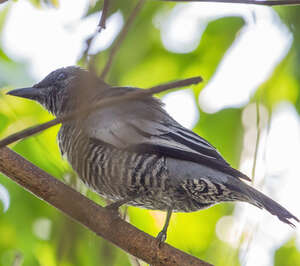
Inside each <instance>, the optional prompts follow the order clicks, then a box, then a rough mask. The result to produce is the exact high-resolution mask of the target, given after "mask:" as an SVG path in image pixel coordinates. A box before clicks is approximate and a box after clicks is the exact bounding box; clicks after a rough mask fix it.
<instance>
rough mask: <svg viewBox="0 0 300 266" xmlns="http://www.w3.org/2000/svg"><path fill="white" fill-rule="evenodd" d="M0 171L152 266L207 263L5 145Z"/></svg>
mask: <svg viewBox="0 0 300 266" xmlns="http://www.w3.org/2000/svg"><path fill="white" fill-rule="evenodd" d="M0 171H1V172H2V173H4V174H5V175H6V176H8V177H9V178H11V179H12V180H14V181H15V182H17V183H18V184H20V185H21V186H22V187H24V188H26V189H27V190H29V191H30V192H32V193H33V194H34V195H36V196H37V197H39V198H41V199H43V200H45V201H46V202H48V203H49V204H51V205H53V206H54V207H56V208H57V209H59V210H60V211H62V212H63V213H65V214H67V215H68V216H70V217H71V218H73V219H74V220H76V221H77V222H79V223H81V224H82V225H84V226H86V227H87V228H88V229H89V230H91V231H93V232H95V233H96V234H97V235H99V236H101V237H103V238H105V239H106V240H109V241H110V242H112V243H114V244H115V245H117V246H118V247H120V248H122V249H124V250H125V251H127V252H129V253H130V254H132V255H134V256H136V257H138V258H140V259H142V260H144V261H146V262H147V263H150V264H152V265H165V266H168V265H173V266H176V265H178V266H179V265H180V266H188V265H194V266H209V265H211V264H209V263H207V262H204V261H201V260H199V259H197V258H195V257H193V256H191V255H188V254H186V253H184V252H182V251H180V250H178V249H176V248H173V247H171V246H170V245H168V244H162V245H161V247H158V246H159V245H158V242H157V240H156V239H155V238H154V237H152V236H150V235H148V234H146V233H144V232H142V231H140V230H139V229H137V228H135V227H134V226H132V225H130V224H129V223H127V222H125V221H124V220H122V219H121V218H120V217H118V216H116V215H115V213H113V212H111V211H109V210H107V209H105V208H103V207H101V206H99V205H97V204H96V203H94V202H93V201H91V200H89V199H88V198H86V197H84V196H83V195H81V194H80V193H79V192H77V191H75V190H73V189H72V188H71V187H69V186H67V185H65V184H64V183H62V182H61V181H59V180H57V179H56V178H54V177H52V176H51V175H49V174H47V173H46V172H44V171H42V170H41V169H39V168H38V167H36V166H35V165H33V164H32V163H30V162H28V161H27V160H26V159H24V158H23V157H21V156H20V155H18V154H17V153H15V152H13V151H12V150H10V149H9V148H6V147H4V148H1V149H0Z"/></svg>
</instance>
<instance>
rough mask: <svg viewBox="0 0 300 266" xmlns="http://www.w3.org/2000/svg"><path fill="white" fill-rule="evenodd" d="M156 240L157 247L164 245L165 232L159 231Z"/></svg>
mask: <svg viewBox="0 0 300 266" xmlns="http://www.w3.org/2000/svg"><path fill="white" fill-rule="evenodd" d="M156 239H157V241H158V246H159V247H160V246H161V244H162V243H164V242H165V241H166V239H167V232H166V231H165V230H162V231H160V232H159V234H158V235H157V237H156Z"/></svg>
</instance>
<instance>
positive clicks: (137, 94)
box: [0, 77, 202, 148]
mask: <svg viewBox="0 0 300 266" xmlns="http://www.w3.org/2000/svg"><path fill="white" fill-rule="evenodd" d="M201 81H202V78H201V77H194V78H189V79H183V80H179V81H174V82H170V83H167V84H163V85H159V86H155V87H152V88H150V89H148V90H138V91H133V92H130V93H126V94H125V95H122V96H118V97H111V98H108V99H103V100H101V101H99V102H97V103H95V104H93V105H90V106H88V107H85V108H81V109H79V110H77V111H74V112H71V113H69V114H67V115H64V116H61V117H57V118H56V119H53V120H51V121H48V122H46V123H43V124H40V125H37V126H33V127H30V128H27V129H24V130H22V131H19V132H17V133H15V134H11V135H10V136H8V137H7V138H4V139H3V140H1V141H0V148H2V147H4V146H6V145H9V144H11V143H13V142H15V141H17V140H20V139H23V138H26V137H29V136H32V135H34V134H36V133H38V132H41V131H43V130H45V129H47V128H50V127H53V126H55V125H57V124H60V123H62V122H66V121H70V120H72V119H75V118H79V117H82V116H85V115H87V114H88V113H90V112H91V111H93V110H96V109H100V108H103V107H106V106H109V105H113V104H117V103H120V102H123V101H132V100H136V99H140V98H143V97H145V96H149V95H152V94H155V93H159V92H162V91H166V90H169V89H174V88H180V87H184V86H189V85H192V84H198V83H199V82H201Z"/></svg>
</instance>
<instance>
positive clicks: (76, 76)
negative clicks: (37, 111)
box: [7, 66, 104, 116]
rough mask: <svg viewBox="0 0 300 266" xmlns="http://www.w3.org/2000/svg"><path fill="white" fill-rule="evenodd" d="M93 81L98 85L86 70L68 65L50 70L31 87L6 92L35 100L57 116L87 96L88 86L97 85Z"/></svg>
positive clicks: (97, 80) (69, 109)
mask: <svg viewBox="0 0 300 266" xmlns="http://www.w3.org/2000/svg"><path fill="white" fill-rule="evenodd" d="M93 82H97V83H98V85H99V82H100V81H99V79H96V78H95V76H94V75H93V74H91V73H90V72H88V71H86V70H83V69H81V68H79V67H76V66H69V67H65V68H60V69H57V70H55V71H53V72H51V73H50V74H49V75H48V76H46V77H45V78H44V79H43V80H42V81H40V82H39V83H37V84H35V85H33V86H32V87H28V88H22V89H16V90H12V91H9V92H8V93H7V94H9V95H13V96H17V97H22V98H27V99H31V100H35V101H37V102H39V103H40V104H42V105H43V106H44V107H45V108H46V109H47V110H48V111H50V112H51V113H53V114H54V115H56V116H57V115H60V114H64V113H66V112H68V111H71V110H72V109H73V108H75V106H74V105H75V104H78V101H80V100H81V101H83V99H84V98H88V96H89V93H88V91H89V88H95V87H97V85H96V84H92V83H93ZM103 84H104V83H103ZM84 96H86V97H84Z"/></svg>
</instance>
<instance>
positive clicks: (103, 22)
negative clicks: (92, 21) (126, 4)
mask: <svg viewBox="0 0 300 266" xmlns="http://www.w3.org/2000/svg"><path fill="white" fill-rule="evenodd" d="M109 1H110V0H104V3H103V8H102V14H101V19H100V21H99V24H98V26H99V29H98V31H99V32H100V31H101V30H102V29H105V28H106V18H107V13H108V10H109Z"/></svg>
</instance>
